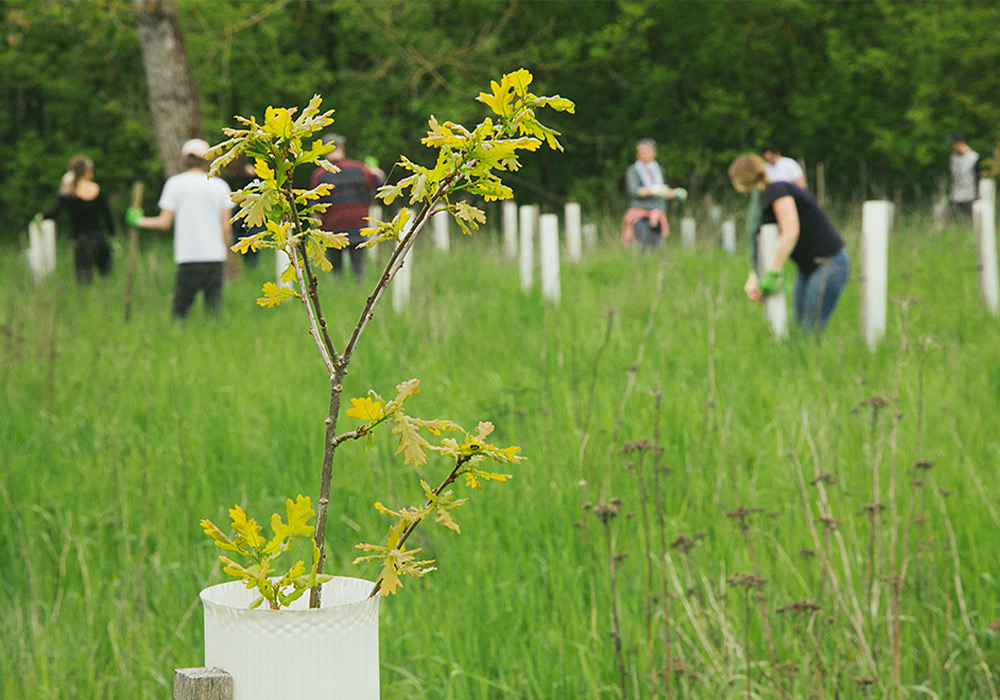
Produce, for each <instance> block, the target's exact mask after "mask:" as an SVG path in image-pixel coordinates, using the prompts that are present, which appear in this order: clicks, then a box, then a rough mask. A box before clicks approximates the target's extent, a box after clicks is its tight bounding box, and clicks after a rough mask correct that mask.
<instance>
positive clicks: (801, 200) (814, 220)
mask: <svg viewBox="0 0 1000 700" xmlns="http://www.w3.org/2000/svg"><path fill="white" fill-rule="evenodd" d="M782 197H791V198H792V199H793V200H795V210H796V211H797V212H798V214H799V240H798V242H797V243H796V244H795V249H794V250H793V251H792V255H791V258H792V261H793V262H794V263H795V264H796V266H797V267H798V268H799V271H800V272H801V273H802V274H803V275H809V274H812V272H813V270H815V269H816V268H817V267H819V266H820V265H821V264H822V263H823V259H825V258H830V257H833V256H834V255H836V254H837V253H839V252H840V250H841V248H843V247H844V241H843V240H842V239H841V238H840V234H838V233H837V229H835V228H834V227H833V224H831V223H830V220H829V219H828V218H827V217H826V214H824V213H823V210H822V209H820V208H819V203H818V202H817V201H816V198H815V197H813V196H812V193H811V192H809V191H807V190H804V189H802V188H801V187H799V186H797V185H793V184H792V183H790V182H772V183H771V184H770V185H768V186H767V189H766V190H764V214H763V216H762V217H761V222H762V223H765V224H776V223H778V221H777V219H776V218H775V216H774V203H775V201H776V200H778V199H780V198H782ZM817 258H819V260H818V261H817Z"/></svg>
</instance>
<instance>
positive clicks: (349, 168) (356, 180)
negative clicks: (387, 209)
mask: <svg viewBox="0 0 1000 700" xmlns="http://www.w3.org/2000/svg"><path fill="white" fill-rule="evenodd" d="M323 142H324V143H326V144H333V145H334V146H336V149H335V150H334V151H332V152H330V153H329V154H327V156H326V158H327V160H329V161H330V163H332V164H333V165H334V166H335V168H337V172H334V173H331V172H330V171H328V170H325V169H324V168H316V170H315V171H314V172H313V175H312V184H311V187H317V186H318V185H320V184H323V183H326V184H329V185H333V189H332V190H331V192H330V194H328V195H327V196H326V197H324V198H323V199H321V200H320V201H321V202H326V203H327V204H329V205H330V206H328V207H327V209H326V211H325V212H323V214H322V221H323V230H324V231H327V232H328V233H346V234H347V237H348V253H349V254H350V256H351V269H352V270H353V272H354V279H355V280H357V281H358V282H361V280H362V279H363V278H364V273H365V251H364V249H362V248H359V247H358V245H359V244H360V243H363V242H364V240H365V239H364V236H362V235H361V229H363V228H364V227H365V217H367V216H368V205H369V204H370V202H371V197H372V193H373V192H374V191H375V189H376V188H378V186H379V185H381V184H382V183H383V182H385V173H384V172H382V170H381V169H379V168H378V167H368V166H367V165H365V164H364V163H360V162H358V161H356V160H348V159H347V140H346V139H345V138H344V137H343V136H341V135H340V134H326V135H325V136H324V137H323ZM326 256H327V259H328V260H329V261H330V263H331V264H332V265H333V272H334V273H335V274H340V273H341V272H342V270H343V267H344V258H343V250H342V249H339V248H327V249H326Z"/></svg>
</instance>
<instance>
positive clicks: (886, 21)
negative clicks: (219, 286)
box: [0, 0, 1000, 236]
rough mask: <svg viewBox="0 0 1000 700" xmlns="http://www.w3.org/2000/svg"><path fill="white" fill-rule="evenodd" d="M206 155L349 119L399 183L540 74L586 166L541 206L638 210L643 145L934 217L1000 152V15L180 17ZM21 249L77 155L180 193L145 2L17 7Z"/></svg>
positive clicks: (722, 7)
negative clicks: (758, 151)
mask: <svg viewBox="0 0 1000 700" xmlns="http://www.w3.org/2000/svg"><path fill="white" fill-rule="evenodd" d="M178 7H179V9H180V14H181V23H182V26H183V30H184V36H185V41H186V47H187V53H188V56H189V60H190V64H191V67H192V72H193V74H194V77H195V80H196V82H197V83H198V86H199V90H200V94H201V98H202V109H203V115H204V120H205V129H206V135H207V136H208V137H209V138H210V140H213V141H214V140H215V138H214V137H213V136H212V135H218V134H219V129H220V128H221V127H222V126H223V125H229V124H230V123H231V119H232V115H234V114H260V113H262V112H263V109H264V107H265V106H267V105H294V104H305V103H306V102H307V101H308V99H309V97H311V96H312V95H313V94H314V93H317V92H319V93H321V94H322V95H323V96H324V98H325V99H326V103H327V104H331V105H335V106H336V108H337V110H338V112H337V115H336V117H337V125H336V128H337V130H338V131H340V132H342V133H345V134H346V135H348V136H349V138H350V139H351V146H350V149H351V152H352V153H353V154H354V155H356V156H360V155H374V156H376V157H378V158H379V159H380V161H381V162H382V163H392V162H394V161H395V159H396V157H397V156H398V155H399V154H400V153H406V152H410V147H411V145H412V144H414V143H416V142H417V140H418V139H419V137H420V136H422V135H423V131H424V128H425V124H426V118H427V115H429V114H437V115H444V114H447V115H448V117H449V118H452V119H454V120H456V121H460V122H465V121H471V119H470V117H471V116H472V115H471V113H470V110H473V109H475V106H474V105H472V104H471V103H470V102H469V100H468V96H469V95H470V94H475V93H476V92H478V91H479V90H480V89H481V88H482V86H483V85H485V84H486V82H487V81H488V80H489V79H490V78H492V77H495V76H497V75H500V74H501V73H504V72H508V71H510V70H513V69H516V68H518V67H522V66H523V67H527V68H528V69H529V70H531V71H532V72H533V73H534V74H535V77H536V84H535V87H536V88H537V90H538V92H539V93H540V94H554V93H559V94H562V95H564V96H566V97H569V98H570V99H573V100H575V101H576V102H577V105H578V115H577V116H576V117H574V118H572V119H569V118H562V119H560V120H558V121H557V122H555V123H554V126H555V127H556V128H559V129H560V130H562V131H563V132H564V139H563V142H564V144H565V145H566V153H565V154H560V155H553V154H545V155H543V156H542V157H540V158H533V159H532V162H531V163H529V164H527V165H526V168H525V170H524V171H522V172H521V173H519V176H518V177H517V178H515V179H514V182H513V184H514V185H515V187H517V188H518V190H519V198H520V199H522V200H523V201H525V202H527V201H528V200H531V201H535V202H541V203H543V204H558V203H561V202H562V201H564V199H565V198H566V197H567V196H573V197H576V198H577V199H579V200H580V201H583V202H591V203H593V202H602V203H603V202H614V203H617V202H619V201H620V198H621V173H622V171H623V169H624V167H625V165H626V164H627V163H628V162H630V160H631V159H632V157H633V144H634V142H635V140H636V139H637V138H640V137H644V136H652V137H654V138H656V139H657V140H658V141H659V142H660V147H661V161H662V162H663V163H664V164H665V166H666V170H667V176H668V179H669V180H670V181H671V182H675V183H677V184H683V185H684V186H686V187H687V188H688V189H689V190H691V191H692V193H693V194H694V195H695V196H696V197H698V196H701V195H704V194H711V195H713V196H715V197H716V198H717V199H718V198H720V197H722V196H724V194H725V193H726V192H727V191H728V182H726V180H725V176H724V169H725V165H726V164H727V163H728V162H729V160H730V159H731V158H732V157H733V155H734V154H736V153H738V152H741V151H744V150H746V149H750V148H758V147H760V146H762V145H764V144H765V143H767V142H771V141H774V142H777V143H778V144H779V145H780V146H781V147H782V149H783V151H784V152H785V153H787V154H789V155H792V156H795V157H802V158H804V159H805V160H806V163H807V169H808V172H810V174H811V168H812V166H813V165H814V164H815V163H818V162H824V163H825V164H826V172H827V183H828V187H829V189H830V190H831V192H832V193H834V195H835V196H837V197H840V198H860V197H865V196H871V195H874V196H889V197H894V196H895V195H896V193H897V192H898V193H899V194H900V195H901V196H903V197H905V198H909V197H911V196H918V197H924V198H927V197H930V196H931V195H932V194H933V193H934V192H935V191H936V190H937V188H938V187H939V186H940V180H941V178H942V175H943V174H944V173H945V171H946V160H947V146H946V143H945V139H946V136H947V134H948V132H949V131H951V130H953V129H961V130H963V131H965V132H966V133H967V134H968V136H969V138H970V142H971V144H972V146H973V147H974V148H975V149H976V150H978V151H979V152H980V153H981V154H983V155H984V156H987V155H989V154H990V152H991V150H992V147H993V144H996V143H997V142H998V141H1000V97H998V93H997V91H996V90H995V81H994V77H995V75H996V74H997V70H998V68H1000V42H997V41H996V40H995V39H996V37H995V28H996V27H997V26H1000V6H998V5H997V4H996V3H993V2H936V3H904V2H888V1H885V0H875V1H873V2H851V3H828V2H803V1H800V0H790V1H788V2H775V1H772V0H763V1H761V2H679V1H677V0H669V1H664V2H629V1H625V0H594V1H588V2H583V3H581V2H572V1H570V0H553V1H551V2H529V1H526V0H513V1H511V2H492V1H478V0H471V1H470V0H438V1H435V2H400V1H398V0H397V1H389V2H377V3H366V2H339V1H337V2H335V1H330V2H320V1H314V2H303V1H301V0H277V1H273V2H272V1H263V0H262V1H260V2H247V1H245V0H212V1H211V2H205V1H196V0H178ZM0 74H2V75H3V76H4V79H3V81H2V82H0V181H3V182H4V183H5V184H4V187H3V189H2V191H0V230H2V231H3V232H4V233H3V234H0V235H4V236H10V235H11V234H12V233H14V232H16V231H17V230H18V229H19V228H21V227H23V225H24V222H25V221H27V220H28V219H29V218H30V216H31V215H32V214H34V212H35V211H37V210H39V209H41V208H44V207H45V206H46V205H47V204H48V203H49V202H50V201H51V200H52V198H53V197H54V191H55V189H56V188H57V186H58V182H59V176H60V175H61V174H62V172H63V171H64V169H65V165H66V162H67V160H68V158H69V156H70V155H72V154H74V153H77V152H84V153H87V154H89V155H91V156H92V157H93V158H94V159H95V161H96V163H97V178H98V180H99V181H101V182H103V183H104V185H105V187H106V188H108V190H109V191H110V192H112V193H118V194H119V195H120V199H121V201H120V203H119V207H121V208H123V207H124V206H125V203H124V201H123V200H124V194H125V192H126V191H127V188H128V186H129V185H130V183H131V181H132V180H134V179H136V178H139V179H142V180H144V181H145V182H146V184H147V204H148V206H152V205H153V204H154V203H155V197H156V195H157V193H158V192H159V184H160V183H161V181H162V175H161V172H162V170H161V168H160V167H159V165H158V163H157V156H156V155H155V149H154V147H153V145H152V144H153V139H152V132H151V121H150V115H149V108H148V106H147V103H146V93H145V85H144V78H143V74H142V69H141V60H140V55H139V45H138V39H137V35H136V31H135V27H134V20H133V16H132V8H131V3H129V2H126V1H125V0H86V1H84V0H73V1H71V2H66V1H65V0H0Z"/></svg>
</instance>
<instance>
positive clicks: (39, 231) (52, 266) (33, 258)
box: [28, 219, 56, 282]
mask: <svg viewBox="0 0 1000 700" xmlns="http://www.w3.org/2000/svg"><path fill="white" fill-rule="evenodd" d="M28 266H29V267H30V268H31V277H32V279H33V280H34V281H35V282H42V281H43V280H45V278H46V277H48V276H49V275H51V274H52V273H53V272H55V271H56V222H55V221H53V220H52V219H42V220H41V221H35V220H34V219H32V221H31V223H29V224H28Z"/></svg>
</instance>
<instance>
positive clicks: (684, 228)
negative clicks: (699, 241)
mask: <svg viewBox="0 0 1000 700" xmlns="http://www.w3.org/2000/svg"><path fill="white" fill-rule="evenodd" d="M694 238H695V223H694V218H693V217H690V216H685V217H684V218H683V219H681V245H683V246H684V247H685V248H694Z"/></svg>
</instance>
